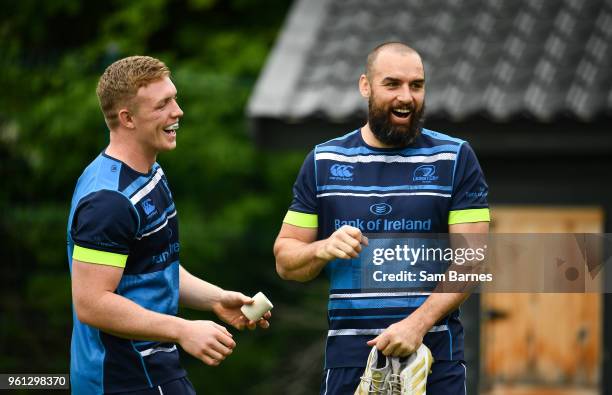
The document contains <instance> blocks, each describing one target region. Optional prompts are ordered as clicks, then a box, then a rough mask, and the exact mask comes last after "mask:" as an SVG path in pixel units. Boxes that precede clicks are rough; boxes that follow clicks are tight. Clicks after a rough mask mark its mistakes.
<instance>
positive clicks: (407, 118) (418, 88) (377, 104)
mask: <svg viewBox="0 0 612 395" xmlns="http://www.w3.org/2000/svg"><path fill="white" fill-rule="evenodd" d="M369 66H370V67H369V70H368V75H367V76H366V75H362V76H361V78H360V80H359V89H360V91H361V94H362V96H364V97H365V98H367V99H368V125H369V127H370V130H371V131H372V133H373V134H374V136H375V137H376V139H378V140H379V142H380V143H382V144H383V145H385V146H391V147H405V146H407V145H408V144H410V143H411V142H412V141H413V140H414V139H415V138H416V136H418V134H419V133H420V131H421V128H422V116H423V112H424V108H425V73H424V70H423V63H422V61H421V58H420V56H419V55H418V54H417V53H416V52H414V51H412V50H405V49H404V48H402V47H397V48H395V47H393V46H389V47H387V48H381V49H380V50H379V52H378V54H377V55H376V57H375V59H374V61H373V62H372V64H371V65H369Z"/></svg>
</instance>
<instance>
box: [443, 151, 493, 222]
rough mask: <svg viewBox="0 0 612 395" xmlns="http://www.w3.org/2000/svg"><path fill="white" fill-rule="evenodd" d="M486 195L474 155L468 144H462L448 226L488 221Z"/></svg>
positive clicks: (458, 157)
mask: <svg viewBox="0 0 612 395" xmlns="http://www.w3.org/2000/svg"><path fill="white" fill-rule="evenodd" d="M488 193H489V186H488V185H487V182H486V181H485V178H484V174H483V173H482V169H481V168H480V164H479V163H478V159H477V158H476V154H475V153H474V150H472V147H470V145H469V144H468V143H463V144H462V145H461V148H460V149H459V153H458V156H457V162H456V164H455V172H454V176H453V192H452V198H451V207H450V212H449V215H448V224H449V225H453V224H462V223H470V222H488V221H490V214H489V204H488V203H487V195H488Z"/></svg>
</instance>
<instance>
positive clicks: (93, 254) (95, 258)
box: [72, 245, 128, 268]
mask: <svg viewBox="0 0 612 395" xmlns="http://www.w3.org/2000/svg"><path fill="white" fill-rule="evenodd" d="M127 257H128V256H127V255H123V254H117V253H114V252H106V251H98V250H92V249H91V248H84V247H79V246H78V245H75V246H74V251H72V259H76V260H77V261H81V262H87V263H97V264H99V265H107V266H116V267H121V268H123V267H125V262H126V261H127Z"/></svg>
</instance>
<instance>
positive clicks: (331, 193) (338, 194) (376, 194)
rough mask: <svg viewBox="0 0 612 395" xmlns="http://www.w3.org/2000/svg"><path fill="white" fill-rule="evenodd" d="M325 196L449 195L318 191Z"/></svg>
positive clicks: (442, 194)
mask: <svg viewBox="0 0 612 395" xmlns="http://www.w3.org/2000/svg"><path fill="white" fill-rule="evenodd" d="M325 196H357V197H372V196H374V197H386V196H440V197H447V198H449V197H451V195H450V193H437V192H394V193H358V192H327V193H319V194H317V197H318V198H320V197H325Z"/></svg>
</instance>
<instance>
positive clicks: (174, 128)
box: [164, 122, 179, 135]
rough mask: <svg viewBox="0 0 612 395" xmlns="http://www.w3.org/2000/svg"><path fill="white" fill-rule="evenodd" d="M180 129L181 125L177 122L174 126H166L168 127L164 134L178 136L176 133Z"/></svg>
mask: <svg viewBox="0 0 612 395" xmlns="http://www.w3.org/2000/svg"><path fill="white" fill-rule="evenodd" d="M178 128H179V123H178V122H175V123H173V124H172V125H169V126H166V127H165V128H164V132H165V133H166V134H170V135H176V131H177V130H178Z"/></svg>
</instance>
